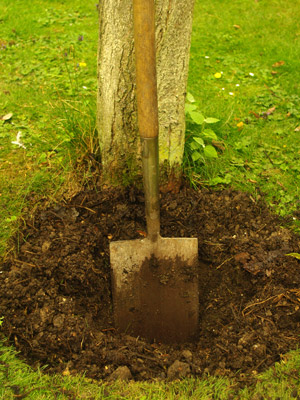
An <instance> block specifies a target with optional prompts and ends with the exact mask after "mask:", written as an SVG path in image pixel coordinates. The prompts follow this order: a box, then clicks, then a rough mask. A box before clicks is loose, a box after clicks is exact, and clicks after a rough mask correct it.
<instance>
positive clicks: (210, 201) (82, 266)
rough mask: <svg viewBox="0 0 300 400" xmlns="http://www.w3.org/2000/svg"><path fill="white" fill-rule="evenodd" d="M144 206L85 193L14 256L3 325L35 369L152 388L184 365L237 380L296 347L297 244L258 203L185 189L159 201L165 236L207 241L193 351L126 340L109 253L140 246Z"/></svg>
mask: <svg viewBox="0 0 300 400" xmlns="http://www.w3.org/2000/svg"><path fill="white" fill-rule="evenodd" d="M143 200H144V199H143V196H142V194H141V193H140V192H138V191H136V190H135V189H126V190H125V189H124V190H123V191H116V190H114V191H109V190H106V191H101V192H96V191H85V192H82V193H79V194H78V195H76V196H75V197H74V198H73V199H71V200H70V201H68V202H65V203H63V204H58V205H56V206H52V207H49V208H47V209H44V210H39V211H37V212H36V213H35V215H34V216H33V217H32V218H31V219H30V220H28V221H26V224H25V226H24V228H23V231H22V233H21V236H19V238H18V240H16V249H18V250H16V255H15V256H14V257H11V258H10V259H9V260H6V261H5V262H4V263H3V265H2V266H1V274H0V316H4V324H3V331H4V334H5V335H6V337H7V338H8V339H9V341H10V342H11V343H13V344H14V345H15V346H16V348H17V350H19V351H20V352H21V355H22V356H24V357H25V359H26V360H28V362H29V363H31V364H32V365H38V364H39V365H47V370H48V371H49V372H65V373H69V372H70V373H76V372H83V371H85V372H86V375H87V376H88V377H91V378H94V379H99V378H102V379H109V378H110V377H111V374H112V373H113V372H114V371H115V370H116V369H117V368H118V367H119V366H127V367H128V368H129V370H130V372H131V374H132V377H133V379H135V380H146V379H153V378H158V379H164V378H167V377H168V371H170V370H171V369H170V366H171V365H172V364H173V366H174V362H175V361H176V362H177V364H176V365H180V366H181V367H180V368H183V366H185V367H186V368H185V370H186V371H187V372H186V374H190V375H193V376H201V375H202V374H203V373H207V372H209V373H211V374H219V375H228V376H237V377H239V378H240V377H242V376H245V375H247V376H250V375H252V376H253V374H255V373H256V372H260V371H262V370H264V369H266V368H267V367H269V366H271V365H272V364H274V362H276V361H279V360H280V356H281V355H282V354H283V353H285V352H287V351H288V350H290V349H295V348H296V347H297V346H299V335H300V261H299V260H297V259H295V258H293V257H290V256H286V254H287V253H291V252H299V247H300V238H299V236H296V235H295V234H293V233H292V232H290V231H289V230H288V229H286V228H283V227H282V222H283V221H281V220H280V219H279V217H277V216H275V215H273V214H272V213H271V212H270V211H269V210H268V208H267V207H266V206H265V205H264V204H263V202H262V201H258V202H256V201H255V200H254V199H253V198H252V197H251V196H249V195H247V194H243V193H239V192H235V191H231V190H226V191H222V192H211V191H207V190H201V191H194V190H192V189H188V188H182V189H181V191H180V192H179V193H178V194H172V193H167V194H164V195H163V196H162V200H161V203H162V204H161V225H162V236H165V237H187V238H188V237H198V240H199V260H201V262H202V264H201V268H199V285H200V317H199V318H200V319H199V333H198V335H197V338H196V340H195V342H194V343H185V344H180V345H179V344H178V345H166V344H160V343H149V342H146V341H145V340H143V339H142V338H135V337H132V336H129V335H126V334H121V333H118V332H117V331H116V329H115V327H114V322H113V310H112V299H111V279H110V262H109V242H110V241H112V240H118V239H126V240H127V239H135V238H142V237H143V235H144V233H145V220H144V203H143ZM178 329H180V327H178ZM180 362H181V363H180ZM187 364H188V367H187ZM169 377H170V375H169Z"/></svg>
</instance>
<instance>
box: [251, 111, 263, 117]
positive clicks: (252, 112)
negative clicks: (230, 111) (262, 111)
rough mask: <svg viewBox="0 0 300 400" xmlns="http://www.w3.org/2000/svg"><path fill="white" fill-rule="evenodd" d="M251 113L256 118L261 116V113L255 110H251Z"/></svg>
mask: <svg viewBox="0 0 300 400" xmlns="http://www.w3.org/2000/svg"><path fill="white" fill-rule="evenodd" d="M249 114H253V115H254V117H255V118H260V115H259V114H257V113H256V112H254V111H249Z"/></svg>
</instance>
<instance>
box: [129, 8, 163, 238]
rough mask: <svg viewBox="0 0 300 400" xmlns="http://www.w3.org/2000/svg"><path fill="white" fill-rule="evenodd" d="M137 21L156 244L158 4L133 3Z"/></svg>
mask: <svg viewBox="0 0 300 400" xmlns="http://www.w3.org/2000/svg"><path fill="white" fill-rule="evenodd" d="M133 19H134V46H135V64H136V90H137V108H138V127H139V132H140V136H141V144H142V162H143V178H144V191H145V209H146V220H147V233H148V239H150V240H151V241H152V242H155V241H157V240H158V238H159V233H160V213H159V163H158V107H157V83H156V59H155V7H154V0H133Z"/></svg>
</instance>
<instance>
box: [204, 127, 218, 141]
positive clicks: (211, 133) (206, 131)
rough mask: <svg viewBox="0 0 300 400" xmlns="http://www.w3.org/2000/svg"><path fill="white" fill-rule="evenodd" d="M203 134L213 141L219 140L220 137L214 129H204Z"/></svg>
mask: <svg viewBox="0 0 300 400" xmlns="http://www.w3.org/2000/svg"><path fill="white" fill-rule="evenodd" d="M202 134H203V135H204V136H205V137H206V138H208V139H211V140H218V136H217V135H216V134H215V132H214V131H213V130H212V129H204V131H203V132H202Z"/></svg>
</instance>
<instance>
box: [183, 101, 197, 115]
mask: <svg viewBox="0 0 300 400" xmlns="http://www.w3.org/2000/svg"><path fill="white" fill-rule="evenodd" d="M184 109H185V113H186V114H190V113H191V112H192V111H194V110H196V109H197V106H196V105H195V104H189V103H186V104H185V107H184Z"/></svg>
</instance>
